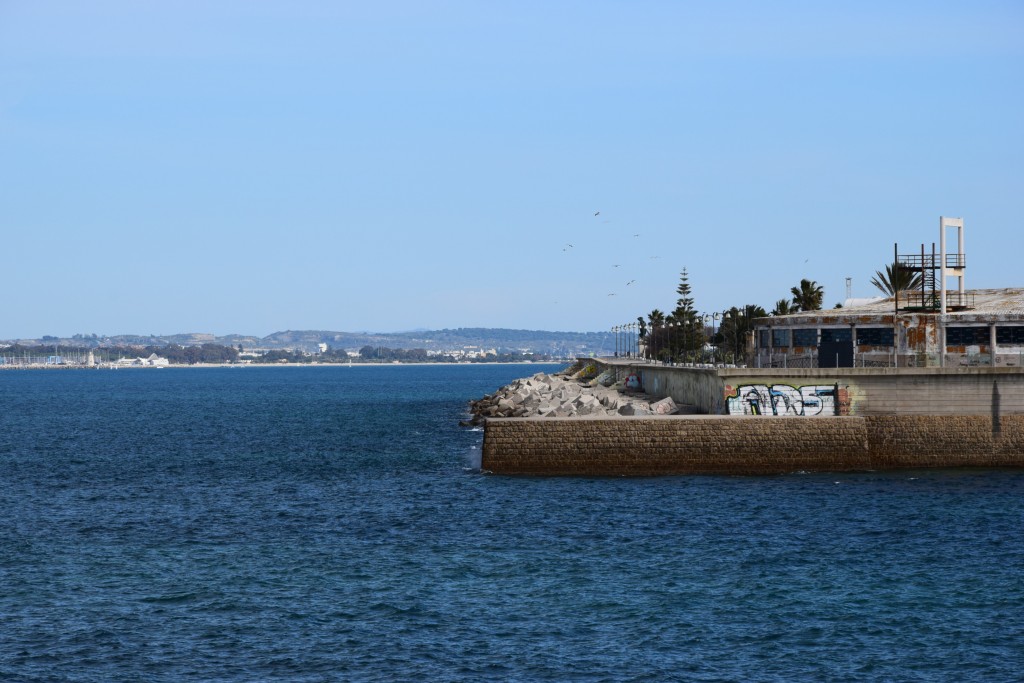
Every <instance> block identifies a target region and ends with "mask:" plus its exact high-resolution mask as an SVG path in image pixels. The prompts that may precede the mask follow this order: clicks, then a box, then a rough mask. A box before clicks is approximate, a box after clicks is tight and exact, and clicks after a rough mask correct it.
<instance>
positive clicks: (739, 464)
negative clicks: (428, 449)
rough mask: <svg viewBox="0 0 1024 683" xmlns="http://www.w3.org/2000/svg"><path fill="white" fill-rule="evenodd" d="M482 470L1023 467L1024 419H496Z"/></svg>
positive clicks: (595, 472) (594, 472) (609, 472)
mask: <svg viewBox="0 0 1024 683" xmlns="http://www.w3.org/2000/svg"><path fill="white" fill-rule="evenodd" d="M481 466H482V468H483V469H484V470H486V471H489V472H494V473H497V474H526V475H529V474H536V475H591V476H613V475H614V476H618V475H637V476H650V475H672V474H783V473H788V472H799V471H834V472H842V471H864V470H883V469H899V468H917V467H923V468H925V467H1022V466H1024V415H1003V416H1001V417H1000V418H999V419H998V420H996V421H993V419H992V418H991V417H985V416H979V415H970V416H956V417H949V416H936V415H927V416H926V415H889V416H868V417H823V418H819V419H815V420H802V419H798V418H787V419H777V420H766V419H760V418H757V417H732V416H724V415H688V416H658V417H655V416H651V417H636V418H625V417H620V418H508V419H488V420H487V422H486V428H485V431H484V443H483V453H482V459H481Z"/></svg>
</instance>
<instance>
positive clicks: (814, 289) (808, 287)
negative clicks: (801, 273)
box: [789, 278, 825, 311]
mask: <svg viewBox="0 0 1024 683" xmlns="http://www.w3.org/2000/svg"><path fill="white" fill-rule="evenodd" d="M789 291H790V293H791V294H792V295H793V305H794V306H795V307H796V310H797V311H820V310H821V301H822V299H824V298H825V288H824V287H822V286H821V285H819V284H818V283H817V282H815V281H814V280H808V279H807V278H804V279H802V280H800V286H798V287H792V288H790V290H789Z"/></svg>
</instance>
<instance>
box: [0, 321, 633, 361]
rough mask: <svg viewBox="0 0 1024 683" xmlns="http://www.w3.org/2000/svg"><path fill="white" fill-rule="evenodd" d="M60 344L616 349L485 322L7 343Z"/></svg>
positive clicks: (591, 338) (571, 352) (609, 338)
mask: <svg viewBox="0 0 1024 683" xmlns="http://www.w3.org/2000/svg"><path fill="white" fill-rule="evenodd" d="M13 342H20V343H22V344H60V345H64V346H71V345H77V346H89V347H97V346H167V345H169V344H177V345H179V346H199V345H201V344H221V345H224V346H235V347H237V346H239V345H241V346H242V348H244V349H246V350H249V349H296V350H302V351H316V350H317V346H318V345H319V344H327V346H328V347H329V348H332V349H348V350H359V349H361V348H363V347H364V346H382V347H387V348H390V349H426V350H427V351H448V350H455V349H471V348H479V349H495V350H496V351H498V352H499V353H500V352H514V351H520V352H524V353H546V354H550V355H555V356H561V357H571V356H581V355H591V354H595V355H606V354H611V353H612V352H614V350H615V337H614V335H612V333H611V332H548V331H545V330H512V329H504V328H487V327H460V328H457V329H444V330H414V331H410V332H390V333H383V332H382V333H371V332H335V331H329V330H285V331H283V332H274V333H273V334H270V335H267V336H266V337H255V336H251V335H241V334H228V335H224V336H220V337H218V336H215V335H212V334H203V333H187V334H172V335H162V336H150V335H130V334H122V335H111V336H97V335H75V336H74V337H70V338H57V337H50V336H46V337H43V338H41V339H17V340H10V341H9V343H13Z"/></svg>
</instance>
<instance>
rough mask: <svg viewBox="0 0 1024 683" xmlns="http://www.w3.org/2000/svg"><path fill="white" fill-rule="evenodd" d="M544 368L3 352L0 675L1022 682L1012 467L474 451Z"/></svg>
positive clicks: (1016, 478) (1019, 507)
mask: <svg viewBox="0 0 1024 683" xmlns="http://www.w3.org/2000/svg"><path fill="white" fill-rule="evenodd" d="M540 369H545V370H554V369H557V366H551V367H545V368H540V367H537V366H523V365H493V366H484V365H475V366H469V365H459V366H401V367H398V366H383V367H381V366H375V367H365V366H356V367H351V368H348V367H323V366H320V367H303V368H295V367H292V368H222V369H185V368H181V369H178V368H169V369H163V370H153V369H144V370H118V371H111V370H92V371H86V370H80V371H54V370H40V371H7V372H0V680H4V681H62V680H66V681H182V680H201V681H264V680H289V681H335V680H338V681H348V680H352V681H364V680H366V681H373V680H386V681H390V680H421V681H463V680H465V681H473V680H502V681H505V680H508V681H793V680H833V681H879V680H887V681H1018V680H1021V678H1022V675H1024V674H1022V672H1024V524H1022V523H1024V503H1022V501H1024V474H1022V473H1021V472H1019V471H1012V470H1003V471H998V470H988V471H986V470H959V471H957V470H942V471H903V472H892V473H861V474H842V475H839V474H801V473H794V474H791V475H786V476H776V477H709V476H698V477H663V478H636V479H630V478H529V477H521V478H520V477H501V476H494V475H488V474H485V473H481V472H480V471H479V470H478V469H477V467H476V465H477V464H478V463H479V449H480V445H481V441H482V434H481V432H479V431H473V430H469V429H465V428H460V427H459V426H458V424H457V423H458V421H459V420H460V419H463V418H464V417H465V411H466V408H467V401H469V400H470V399H473V398H478V397H480V396H482V395H483V394H485V393H490V392H492V391H493V390H495V389H497V388H498V387H499V386H501V385H503V384H505V383H507V382H509V381H511V380H513V379H515V378H517V377H522V376H527V375H530V374H532V373H534V372H536V371H538V370H540Z"/></svg>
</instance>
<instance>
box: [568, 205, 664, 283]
mask: <svg viewBox="0 0 1024 683" xmlns="http://www.w3.org/2000/svg"><path fill="white" fill-rule="evenodd" d="M592 218H594V219H600V220H601V223H610V222H611V221H610V220H606V219H604V218H603V217H602V214H601V211H600V210H596V211H594V212H593V216H592ZM632 235H633V239H634V240H639V242H637V244H638V245H639V244H642V240H641V237H642V234H641V233H639V232H635V233H632ZM573 248H574V246H573V244H572V243H571V242H565V243H564V244H563V245H562V253H568V252H571V251H572V250H573ZM658 258H660V256H658V255H657V254H655V255H652V256H650V257H649V259H650V260H651V261H654V260H656V259H658ZM610 265H611V268H612V269H613V270H615V269H619V268H622V267H623V265H624V264H622V263H612V264H610ZM636 283H637V279H636V278H630V279H625V278H624V279H623V285H622V286H623V287H633V286H634V285H635V284H636ZM634 289H635V287H634ZM619 292H620V290H618V289H616V291H612V292H608V296H609V297H613V296H617V295H618V294H619ZM556 303H557V302H556Z"/></svg>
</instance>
